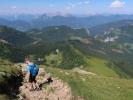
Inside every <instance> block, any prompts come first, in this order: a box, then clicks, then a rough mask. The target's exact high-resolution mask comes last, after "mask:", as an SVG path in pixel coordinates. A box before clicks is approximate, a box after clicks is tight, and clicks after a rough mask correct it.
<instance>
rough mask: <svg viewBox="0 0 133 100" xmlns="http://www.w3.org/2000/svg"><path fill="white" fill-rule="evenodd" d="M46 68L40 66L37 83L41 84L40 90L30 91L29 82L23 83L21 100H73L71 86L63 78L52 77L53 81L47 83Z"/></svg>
mask: <svg viewBox="0 0 133 100" xmlns="http://www.w3.org/2000/svg"><path fill="white" fill-rule="evenodd" d="M46 77H47V75H45V72H44V69H43V68H40V71H39V75H38V77H37V83H38V84H39V85H40V86H41V89H40V90H38V91H37V90H35V91H29V88H28V83H23V85H22V86H21V87H20V94H19V100H72V98H73V96H72V92H71V88H70V87H69V86H68V85H67V84H66V83H64V82H62V80H60V79H58V78H52V80H53V82H51V83H49V84H48V83H45V82H44V81H45V78H46Z"/></svg>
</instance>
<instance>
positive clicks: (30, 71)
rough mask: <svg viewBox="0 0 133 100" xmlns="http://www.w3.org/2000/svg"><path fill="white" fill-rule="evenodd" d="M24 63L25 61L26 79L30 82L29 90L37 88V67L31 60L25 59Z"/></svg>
mask: <svg viewBox="0 0 133 100" xmlns="http://www.w3.org/2000/svg"><path fill="white" fill-rule="evenodd" d="M26 63H27V76H28V81H29V83H30V84H31V85H30V90H34V89H37V88H39V86H38V85H37V84H36V76H37V75H38V72H39V68H38V66H37V65H36V64H34V63H33V62H30V61H27V62H26Z"/></svg>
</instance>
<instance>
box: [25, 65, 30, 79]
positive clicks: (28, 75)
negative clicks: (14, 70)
mask: <svg viewBox="0 0 133 100" xmlns="http://www.w3.org/2000/svg"><path fill="white" fill-rule="evenodd" d="M29 77H30V69H29V66H27V73H26V80H27V81H28V80H29Z"/></svg>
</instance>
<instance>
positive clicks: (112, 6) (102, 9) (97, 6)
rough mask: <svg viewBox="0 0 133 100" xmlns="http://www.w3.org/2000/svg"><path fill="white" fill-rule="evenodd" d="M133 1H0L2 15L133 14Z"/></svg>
mask: <svg viewBox="0 0 133 100" xmlns="http://www.w3.org/2000/svg"><path fill="white" fill-rule="evenodd" d="M132 5H133V0H0V14H1V15H2V14H3V15H6V14H7V15H8V14H42V13H48V14H64V15H65V14H78V15H94V14H118V13H120V14H132V12H133V6H132Z"/></svg>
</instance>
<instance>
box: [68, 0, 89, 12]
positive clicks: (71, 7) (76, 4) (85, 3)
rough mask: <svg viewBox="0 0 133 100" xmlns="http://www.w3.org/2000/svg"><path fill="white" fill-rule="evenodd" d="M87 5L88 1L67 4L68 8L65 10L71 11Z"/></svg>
mask: <svg viewBox="0 0 133 100" xmlns="http://www.w3.org/2000/svg"><path fill="white" fill-rule="evenodd" d="M89 3H90V0H85V1H80V2H77V3H68V6H67V7H66V9H67V10H71V9H73V8H74V7H79V6H82V5H88V4H89Z"/></svg>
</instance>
